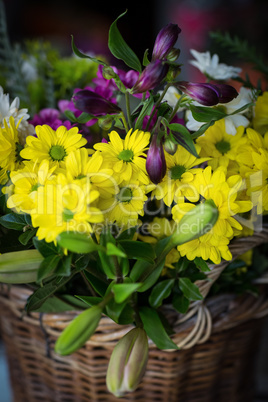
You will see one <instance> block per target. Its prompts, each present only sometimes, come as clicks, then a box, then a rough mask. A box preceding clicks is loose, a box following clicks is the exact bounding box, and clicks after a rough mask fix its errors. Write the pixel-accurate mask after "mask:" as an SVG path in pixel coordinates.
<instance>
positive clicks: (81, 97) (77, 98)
mask: <svg viewBox="0 0 268 402" xmlns="http://www.w3.org/2000/svg"><path fill="white" fill-rule="evenodd" d="M72 101H73V103H74V105H75V107H76V108H77V109H79V110H81V111H82V112H86V113H89V114H92V115H94V116H102V115H105V114H114V113H119V112H121V109H120V107H119V106H117V105H116V104H114V103H112V102H110V101H108V100H107V99H105V98H104V97H103V96H101V95H99V94H97V93H96V92H92V91H89V90H87V89H83V90H81V91H78V92H76V93H75V94H74V95H73V97H72Z"/></svg>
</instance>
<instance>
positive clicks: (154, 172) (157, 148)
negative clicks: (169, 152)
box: [146, 134, 167, 184]
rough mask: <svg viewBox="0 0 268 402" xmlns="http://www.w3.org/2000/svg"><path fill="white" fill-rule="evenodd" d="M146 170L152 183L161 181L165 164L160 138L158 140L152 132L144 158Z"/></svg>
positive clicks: (164, 171) (164, 172)
mask: <svg viewBox="0 0 268 402" xmlns="http://www.w3.org/2000/svg"><path fill="white" fill-rule="evenodd" d="M146 170H147V173H148V176H149V178H150V179H151V181H152V182H153V183H154V184H158V183H160V182H161V180H162V179H163V177H164V176H165V174H166V170H167V164H166V159H165V155H164V149H163V143H162V140H158V138H157V134H153V138H152V140H151V144H150V147H149V150H148V154H147V159H146Z"/></svg>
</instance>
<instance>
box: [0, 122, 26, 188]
mask: <svg viewBox="0 0 268 402" xmlns="http://www.w3.org/2000/svg"><path fill="white" fill-rule="evenodd" d="M19 124H20V122H19V123H18V124H17V126H15V121H14V118H13V117H12V116H11V117H10V119H9V125H8V124H7V122H6V120H4V128H2V127H0V170H1V172H0V184H4V183H6V181H7V174H6V173H7V171H11V170H15V169H17V168H18V167H19V165H20V163H21V158H20V155H19V154H20V150H21V148H22V145H21V144H20V142H19V137H18V127H19Z"/></svg>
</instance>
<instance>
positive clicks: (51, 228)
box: [31, 173, 103, 243]
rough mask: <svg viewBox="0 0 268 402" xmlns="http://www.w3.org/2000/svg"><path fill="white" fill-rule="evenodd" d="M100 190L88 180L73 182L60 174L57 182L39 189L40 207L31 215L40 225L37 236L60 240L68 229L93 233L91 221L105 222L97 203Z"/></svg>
mask: <svg viewBox="0 0 268 402" xmlns="http://www.w3.org/2000/svg"><path fill="white" fill-rule="evenodd" d="M98 197H99V193H98V191H96V190H92V189H91V186H90V185H88V183H86V184H85V183H83V182H81V181H75V182H69V181H68V180H67V178H66V176H65V175H63V174H62V173H59V174H58V175H57V181H56V183H55V182H53V183H46V185H45V186H41V187H38V189H37V198H36V199H37V204H36V205H37V206H36V211H35V213H32V214H31V217H32V224H33V226H34V227H37V228H38V230H37V237H38V238H39V239H40V240H41V239H45V240H46V241H47V242H48V243H49V242H52V241H54V242H56V239H57V236H58V235H59V234H60V233H61V232H64V231H77V232H80V233H81V232H83V233H91V232H92V231H93V229H92V226H91V224H94V223H99V222H102V221H103V214H102V213H101V211H100V210H99V209H98V208H97V207H96V206H95V205H96V200H97V199H98Z"/></svg>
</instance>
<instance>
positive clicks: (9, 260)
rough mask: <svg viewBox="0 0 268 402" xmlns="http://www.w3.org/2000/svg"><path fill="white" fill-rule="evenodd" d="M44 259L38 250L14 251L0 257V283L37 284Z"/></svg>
mask: <svg viewBox="0 0 268 402" xmlns="http://www.w3.org/2000/svg"><path fill="white" fill-rule="evenodd" d="M43 260H44V257H43V256H42V255H41V254H40V253H39V251H38V250H22V251H12V252H10V253H4V254H1V255H0V282H3V283H12V284H19V283H31V282H36V280H37V273H38V268H39V266H40V264H41V262H42V261H43Z"/></svg>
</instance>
